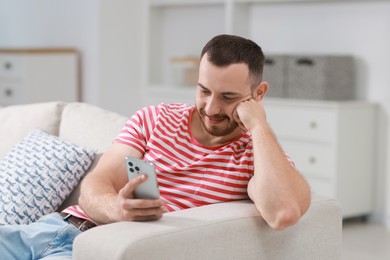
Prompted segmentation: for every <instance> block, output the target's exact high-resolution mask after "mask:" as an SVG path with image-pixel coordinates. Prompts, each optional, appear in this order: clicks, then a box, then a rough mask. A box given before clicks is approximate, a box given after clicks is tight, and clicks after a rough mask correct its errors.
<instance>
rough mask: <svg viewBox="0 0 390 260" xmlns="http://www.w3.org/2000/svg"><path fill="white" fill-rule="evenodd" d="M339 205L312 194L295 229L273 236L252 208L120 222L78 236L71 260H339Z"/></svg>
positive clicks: (232, 206) (219, 207) (237, 205)
mask: <svg viewBox="0 0 390 260" xmlns="http://www.w3.org/2000/svg"><path fill="white" fill-rule="evenodd" d="M341 227H342V217H341V210H340V206H339V203H338V202H337V201H336V200H334V199H330V198H325V197H320V196H318V195H315V194H313V197H312V203H311V206H310V208H309V210H308V212H307V213H306V214H305V215H304V216H303V217H302V219H301V220H300V221H299V222H298V223H297V224H296V225H294V226H292V227H290V228H287V229H285V230H282V231H274V230H272V229H271V228H270V227H269V226H268V225H267V224H266V223H265V221H264V220H263V219H262V218H261V216H260V215H259V213H258V211H257V210H256V208H255V206H254V204H253V203H251V202H250V201H238V202H228V203H220V204H214V205H209V206H203V207H199V208H193V209H188V210H183V211H177V212H170V213H166V214H165V215H164V217H163V218H162V219H160V220H158V221H155V222H119V223H114V224H109V225H103V226H99V227H96V228H93V229H91V230H88V231H87V232H84V233H82V234H80V235H79V236H78V237H77V238H76V240H75V242H74V245H73V251H74V256H73V257H74V259H339V258H340V255H341Z"/></svg>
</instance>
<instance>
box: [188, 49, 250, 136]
mask: <svg viewBox="0 0 390 260" xmlns="http://www.w3.org/2000/svg"><path fill="white" fill-rule="evenodd" d="M250 97H252V93H251V88H250V81H249V70H248V67H247V65H246V64H244V63H240V64H232V65H229V66H227V67H217V66H215V65H213V64H212V63H211V62H209V61H208V60H207V54H205V55H204V56H203V57H202V59H201V62H200V67H199V80H198V86H197V91H196V100H195V105H196V108H197V111H198V114H199V116H200V119H201V122H202V126H203V128H204V130H205V131H206V132H207V133H209V134H210V135H213V136H227V135H229V134H232V133H233V132H234V131H241V130H240V129H239V128H238V124H237V122H236V121H235V120H234V118H233V113H234V112H235V109H236V106H237V105H238V104H239V103H240V102H241V101H243V100H246V99H249V98H250Z"/></svg>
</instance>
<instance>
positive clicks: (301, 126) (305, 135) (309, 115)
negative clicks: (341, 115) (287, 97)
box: [266, 104, 336, 142]
mask: <svg viewBox="0 0 390 260" xmlns="http://www.w3.org/2000/svg"><path fill="white" fill-rule="evenodd" d="M266 112H267V120H268V122H269V123H270V125H271V127H272V128H273V130H274V131H275V133H276V135H277V136H278V137H279V138H284V139H295V140H312V141H318V142H333V141H334V138H335V136H336V120H335V119H336V111H334V110H332V109H322V108H313V107H311V108H310V107H305V106H302V107H288V106H277V105H272V104H268V105H267V106H266Z"/></svg>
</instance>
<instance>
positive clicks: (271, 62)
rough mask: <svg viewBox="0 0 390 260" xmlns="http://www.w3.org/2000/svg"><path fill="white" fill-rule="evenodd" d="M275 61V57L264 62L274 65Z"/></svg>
mask: <svg viewBox="0 0 390 260" xmlns="http://www.w3.org/2000/svg"><path fill="white" fill-rule="evenodd" d="M274 63H275V61H274V60H273V59H265V61H264V64H265V65H270V66H272V65H274Z"/></svg>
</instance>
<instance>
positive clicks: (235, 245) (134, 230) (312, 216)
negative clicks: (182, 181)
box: [0, 102, 342, 260]
mask: <svg viewBox="0 0 390 260" xmlns="http://www.w3.org/2000/svg"><path fill="white" fill-rule="evenodd" d="M126 120H127V117H125V116H121V115H118V114H116V113H113V112H110V111H107V110H104V109H102V108H99V107H96V106H92V105H89V104H86V103H76V102H75V103H65V102H46V103H35V104H24V105H14V106H8V107H2V108H0V140H1V141H0V143H1V145H0V159H2V158H5V157H6V156H7V153H9V151H10V150H12V149H14V148H13V147H15V145H16V144H18V143H19V142H21V140H22V139H23V138H25V136H26V135H28V133H29V132H30V131H32V130H34V129H36V128H38V129H40V130H42V131H44V132H46V133H48V134H50V135H52V136H56V137H58V138H59V139H61V140H65V141H66V142H69V143H72V144H74V145H77V146H80V147H84V148H86V149H92V150H93V151H94V153H95V156H94V158H93V160H92V163H91V165H89V166H88V169H85V170H86V172H85V174H88V171H90V170H91V169H92V168H93V167H94V166H95V165H96V162H97V161H98V160H99V157H100V155H101V154H102V153H103V152H104V151H105V150H106V149H107V148H108V147H109V146H110V144H111V143H112V140H113V139H114V138H115V136H116V135H117V134H118V132H119V131H120V129H121V128H122V126H123V124H124V123H125V122H126ZM53 148H54V147H53ZM14 150H15V149H14ZM8 156H9V155H8ZM46 156H47V155H46ZM3 174H4V173H3V172H0V176H1V175H3ZM83 176H85V175H83ZM81 178H82V177H80V179H79V180H78V181H77V183H76V185H75V188H74V189H73V188H72V191H71V193H70V194H69V195H67V197H66V198H63V199H62V201H61V204H60V205H58V207H56V208H55V209H54V210H57V211H60V210H61V209H63V208H64V207H67V206H69V205H72V204H77V198H78V194H79V187H78V183H79V182H80V181H81ZM341 234H342V217H341V210H340V205H339V203H338V201H337V200H335V199H333V198H328V197H323V196H320V195H318V194H312V201H311V206H310V208H309V210H308V212H307V213H306V214H305V215H304V216H303V217H302V218H301V220H300V221H299V222H298V223H297V224H296V225H294V226H292V227H289V228H287V229H284V230H281V231H275V230H272V229H271V228H270V227H269V226H268V225H267V224H266V223H265V222H264V220H263V219H262V217H261V216H260V214H259V213H258V211H257V210H256V208H255V206H254V204H253V203H252V202H251V201H249V200H244V201H236V202H229V203H221V204H215V205H209V206H203V207H199V208H193V209H188V210H183V211H178V212H170V213H166V214H165V215H164V217H163V218H162V219H160V220H158V221H153V222H119V223H113V224H108V225H102V226H98V227H95V228H92V229H90V230H88V231H85V232H83V233H82V234H80V235H79V236H78V237H77V238H76V240H75V241H74V259H82V260H85V259H94V260H98V259H105V260H106V259H187V260H190V259H300V260H302V259H316V260H318V259H340V255H341Z"/></svg>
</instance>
